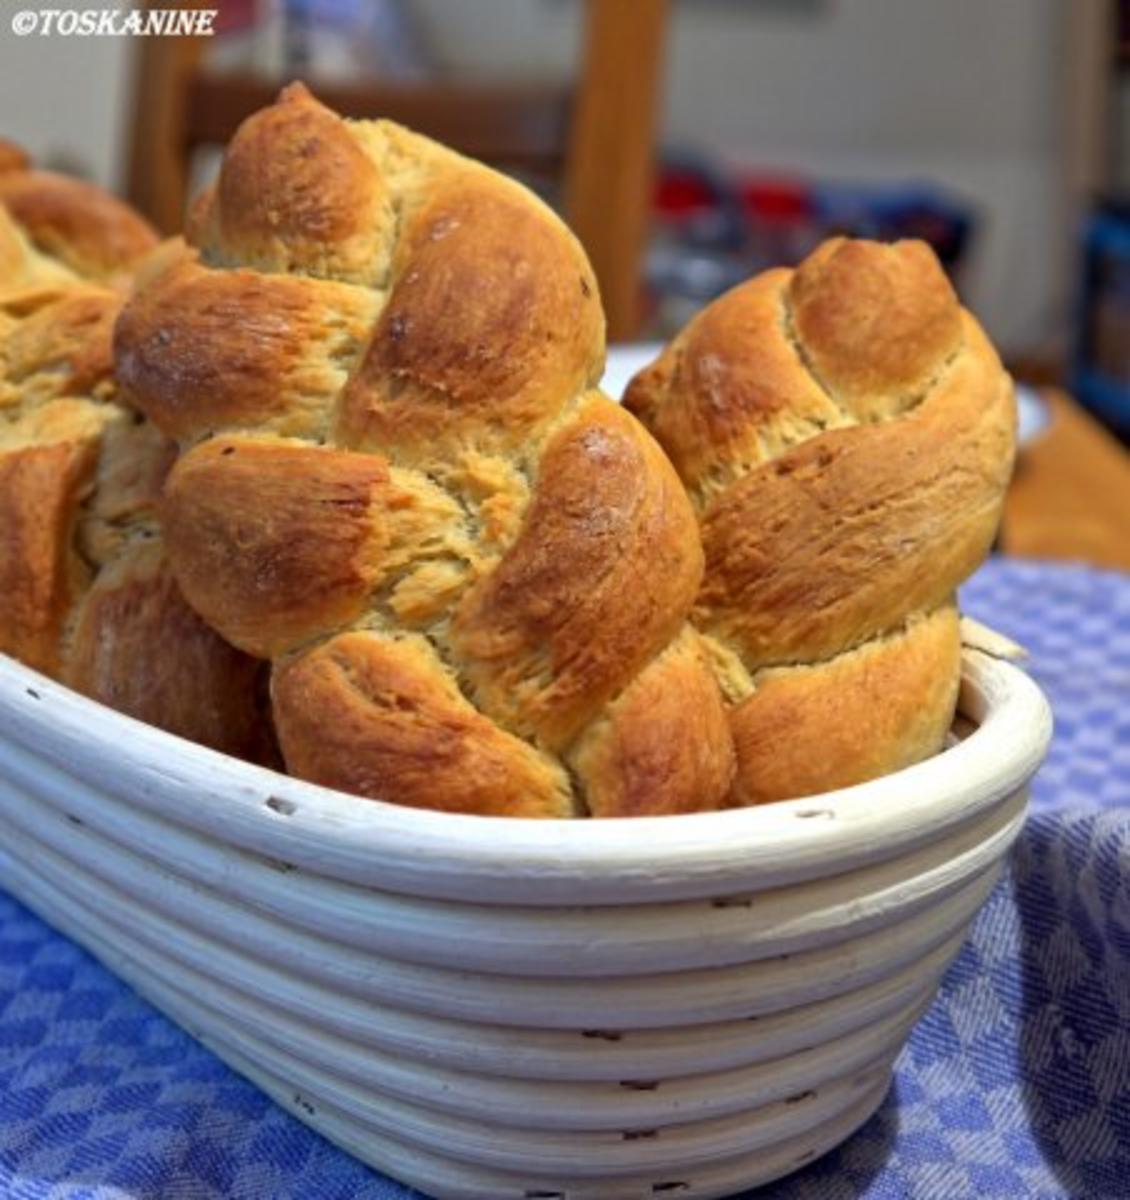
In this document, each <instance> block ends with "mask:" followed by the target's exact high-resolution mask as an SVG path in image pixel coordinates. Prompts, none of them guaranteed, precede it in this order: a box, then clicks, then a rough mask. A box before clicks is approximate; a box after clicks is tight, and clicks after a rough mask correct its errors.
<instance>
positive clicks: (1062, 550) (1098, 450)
mask: <svg viewBox="0 0 1130 1200" xmlns="http://www.w3.org/2000/svg"><path fill="white" fill-rule="evenodd" d="M1041 394H1042V395H1043V397H1044V399H1045V400H1047V402H1048V404H1049V406H1050V408H1051V415H1052V425H1051V428H1050V429H1048V430H1047V431H1046V432H1045V433H1044V434H1042V435H1041V436H1039V437H1038V438H1037V439H1036V440H1035V441H1033V442H1032V443H1031V444H1030V445H1028V446H1027V447H1025V448H1024V449H1023V450H1021V452H1020V455H1019V457H1018V459H1017V463H1016V472H1015V475H1014V477H1013V482H1012V486H1011V488H1010V489H1009V493H1008V497H1007V499H1006V500H1005V508H1004V522H1003V525H1002V528H1001V536H1000V546H1001V549H1002V550H1003V551H1004V552H1005V553H1006V554H1016V555H1022V556H1024V557H1027V558H1058V559H1071V560H1073V561H1076V562H1088V563H1091V564H1093V565H1095V566H1101V567H1118V568H1121V569H1122V570H1124V571H1130V454H1128V453H1127V451H1126V450H1125V449H1124V448H1123V446H1122V445H1121V443H1120V442H1118V441H1117V440H1116V439H1115V438H1114V437H1112V436H1111V435H1110V434H1109V433H1108V432H1107V431H1106V430H1105V429H1104V428H1103V427H1102V426H1101V425H1100V424H1099V423H1098V422H1097V421H1095V420H1094V418H1092V417H1091V416H1089V415H1088V414H1087V413H1086V412H1085V411H1084V410H1083V409H1082V408H1081V407H1080V406H1079V405H1078V404H1076V403H1075V401H1074V400H1072V399H1071V398H1070V397H1069V396H1068V395H1066V393H1064V392H1060V391H1057V390H1055V389H1044V390H1043V391H1042V392H1041Z"/></svg>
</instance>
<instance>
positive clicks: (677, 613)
mask: <svg viewBox="0 0 1130 1200" xmlns="http://www.w3.org/2000/svg"><path fill="white" fill-rule="evenodd" d="M191 226H192V228H191V230H190V235H189V240H190V241H191V242H192V243H193V244H194V246H195V248H196V250H197V252H198V253H196V254H193V255H189V256H186V257H184V258H183V259H182V260H180V261H179V262H177V263H175V264H173V265H172V266H170V267H169V269H168V270H166V271H165V272H164V273H163V274H161V275H160V276H159V277H158V278H156V279H154V280H152V281H150V282H149V283H148V284H147V285H146V286H144V287H142V288H140V289H139V291H138V292H137V294H136V295H135V296H134V298H133V299H132V300H131V302H130V303H129V304H128V306H127V307H126V309H125V310H124V312H123V314H122V316H121V319H120V320H119V322H118V326H117V331H116V337H115V352H116V357H117V363H118V372H119V376H120V378H121V380H122V383H123V386H124V387H125V389H126V391H127V393H128V396H129V398H130V400H131V402H132V403H134V404H136V405H137V407H138V408H139V409H141V410H142V411H143V412H145V413H146V414H147V415H148V416H149V417H150V419H151V420H152V421H153V422H154V424H155V425H157V427H158V428H160V429H161V430H162V431H163V432H165V433H167V434H168V435H169V436H170V437H173V438H175V439H177V441H178V442H179V443H180V444H181V446H182V447H183V451H184V452H183V456H182V458H181V459H180V461H179V462H178V464H177V465H176V467H175V468H174V469H173V471H172V473H171V475H170V477H169V480H168V483H167V485H166V492H165V501H164V507H163V522H164V527H165V536H166V541H167V545H168V551H169V556H170V561H171V563H172V566H173V570H174V572H175V574H176V577H177V580H178V581H179V583H180V585H181V588H182V589H183V591H184V594H185V596H186V597H187V599H188V601H189V603H190V604H191V605H192V606H193V607H194V608H195V609H196V611H197V612H198V613H199V614H200V615H201V616H202V617H203V618H204V619H205V620H206V621H207V622H208V623H209V624H210V625H211V626H212V627H213V628H214V629H216V630H218V631H219V632H220V633H221V634H222V635H223V636H224V637H225V638H226V639H227V640H229V641H230V642H232V643H233V644H234V645H236V646H239V647H240V648H241V649H243V650H245V651H247V652H248V653H249V654H254V655H258V656H261V657H263V658H269V659H271V660H272V662H273V664H274V667H273V675H272V684H271V691H272V698H273V712H274V718H275V722H276V726H277V729H278V735H279V740H280V744H281V747H282V751H283V754H284V757H285V760H286V764H287V767H288V769H289V770H290V771H291V772H292V773H294V774H296V775H299V776H302V777H304V778H307V779H310V780H314V781H315V782H318V783H322V784H327V785H329V786H332V787H335V788H340V789H343V790H345V791H350V792H354V793H357V794H359V795H362V796H369V797H377V798H381V799H384V800H387V801H391V802H394V803H400V804H407V805H416V806H423V807H434V808H441V809H445V810H449V811H457V812H466V813H483V814H508V815H515V816H537V817H550V816H571V815H581V814H592V815H597V816H608V815H629V814H635V813H644V812H647V813H668V812H684V811H688V810H691V809H709V808H713V807H716V806H717V805H719V804H720V803H721V802H722V800H723V799H724V797H725V796H726V794H727V793H728V791H729V787H730V782H731V776H732V771H733V755H732V746H731V740H730V734H729V730H728V728H727V725H726V720H725V714H724V711H723V707H722V701H721V696H720V694H719V691H718V688H717V685H716V683H715V680H714V679H713V677H712V674H711V672H710V670H709V667H708V665H707V663H706V661H705V660H704V657H703V654H702V650H701V646H700V644H699V639H698V637H697V635H696V634H695V633H694V631H693V630H692V629H691V628H690V626H689V625H688V624H687V620H686V617H687V613H688V612H689V610H690V606H691V603H692V601H693V600H694V597H695V595H696V593H697V591H698V587H699V583H700V577H701V570H702V557H701V548H700V545H699V540H698V534H697V529H696V526H695V520H694V514H693V512H692V511H691V508H690V505H689V504H688V502H687V499H686V496H685V494H684V492H683V489H682V486H681V485H680V483H679V480H678V477H677V476H676V475H675V472H674V471H673V469H672V468H671V465H670V463H669V462H668V461H667V459H666V458H665V457H664V456H663V454H662V453H661V451H660V450H659V448H658V447H657V446H656V445H655V443H654V441H653V440H652V439H651V437H650V436H648V435H647V433H646V432H645V431H644V430H643V428H642V427H641V426H640V425H639V424H638V422H636V421H635V420H634V419H633V418H632V417H630V416H629V415H628V414H627V413H626V412H625V411H624V410H623V409H622V408H620V407H619V406H617V405H615V404H613V403H611V402H610V401H609V400H607V399H606V398H605V397H604V396H602V395H601V394H600V393H599V392H597V391H595V390H594V387H595V384H596V381H597V380H598V379H599V378H600V375H601V372H602V368H603V360H604V321H603V316H602V312H601V309H600V302H599V299H598V296H597V288H596V282H595V280H594V278H593V274H592V271H591V268H590V266H589V264H588V262H587V260H586V259H585V256H584V253H583V251H582V250H581V248H580V246H579V245H578V243H577V242H576V240H575V239H574V238H573V237H572V235H571V234H570V233H569V232H568V231H567V230H566V228H565V227H564V226H563V225H562V224H561V222H560V221H559V220H558V219H557V218H556V217H555V216H554V215H553V214H552V212H551V211H550V210H549V209H548V208H546V207H545V206H544V205H542V204H541V203H540V202H539V201H538V200H537V199H535V198H534V197H533V196H532V195H531V194H530V193H529V192H527V191H526V190H525V189H523V188H522V187H520V186H519V185H517V184H516V183H514V182H512V181H510V180H508V179H506V178H504V177H502V176H500V175H498V174H496V173H494V172H492V171H490V170H488V169H486V168H485V167H482V166H480V165H478V164H476V163H473V162H470V161H468V160H466V159H464V158H461V157H460V156H458V155H456V154H454V153H452V152H450V151H448V150H446V149H444V148H442V147H440V146H438V145H435V144H434V143H432V142H430V141H428V140H427V139H425V138H422V137H419V136H417V135H415V134H412V133H410V132H409V131H407V130H405V129H402V128H399V127H398V126H396V125H392V124H390V123H388V122H380V121H378V122H347V121H343V120H341V119H339V118H338V117H337V116H336V115H334V114H333V113H332V112H330V111H329V110H328V109H326V108H324V107H323V106H322V105H320V104H318V103H317V102H316V101H315V100H314V99H313V98H312V97H311V96H310V95H309V93H308V92H307V91H306V90H305V89H304V88H302V87H301V86H293V87H290V88H288V89H287V90H286V91H285V92H284V93H283V94H282V96H281V97H280V99H279V101H278V103H277V104H275V105H274V106H272V107H271V108H269V109H266V110H264V111H263V112H261V113H259V114H257V115H255V116H253V117H251V118H250V119H249V120H248V121H246V122H245V123H244V124H243V125H242V126H241V128H240V129H239V131H238V132H237V133H236V135H235V137H234V139H233V140H232V142H231V144H230V146H229V147H228V149H227V151H226V154H225V156H224V160H223V165H222V168H221V172H220V177H219V181H218V184H217V186H216V188H215V190H214V192H212V193H211V194H209V195H208V196H206V197H205V198H204V200H203V201H202V202H201V203H200V204H198V205H197V206H196V207H195V209H194V217H193V220H192V222H191Z"/></svg>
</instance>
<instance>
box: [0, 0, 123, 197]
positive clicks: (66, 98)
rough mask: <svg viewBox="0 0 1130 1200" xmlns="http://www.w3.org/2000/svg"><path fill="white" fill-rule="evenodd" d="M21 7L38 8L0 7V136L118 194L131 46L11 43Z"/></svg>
mask: <svg viewBox="0 0 1130 1200" xmlns="http://www.w3.org/2000/svg"><path fill="white" fill-rule="evenodd" d="M99 3H105V4H107V5H108V4H109V3H110V0H99ZM92 6H93V7H97V5H94V4H93V0H92ZM23 7H29V8H32V7H37V5H36V4H34V3H29V4H28V5H26V6H25V5H22V4H19V5H17V4H3V5H0V136H2V137H7V138H10V139H12V140H13V141H17V142H19V143H20V144H21V145H23V146H24V147H25V148H26V149H28V150H29V151H31V153H32V154H33V155H34V156H35V158H36V159H37V160H38V161H39V162H41V163H44V164H56V165H62V166H66V167H67V168H68V169H71V170H74V171H76V172H77V173H81V174H84V175H86V176H88V177H89V178H91V179H95V180H97V181H98V182H99V183H101V184H103V185H105V186H110V187H117V186H118V185H119V184H120V181H121V179H122V177H123V173H124V169H125V161H124V158H125V154H126V145H125V129H126V123H125V121H124V119H123V118H124V114H125V111H126V107H127V105H128V101H129V90H130V86H131V72H132V59H131V51H132V43H131V41H130V39H127V38H111V37H98V38H95V37H89V38H83V37H37V36H32V37H16V36H15V35H14V34H13V33H12V31H11V28H10V25H9V22H10V20H11V14H12V13H13V12H16V11H18V10H19V9H20V8H23ZM45 7H47V6H46V5H45ZM62 7H65V6H62ZM76 7H80V8H81V7H84V5H77V6H76Z"/></svg>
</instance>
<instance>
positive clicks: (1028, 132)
mask: <svg viewBox="0 0 1130 1200" xmlns="http://www.w3.org/2000/svg"><path fill="white" fill-rule="evenodd" d="M620 2H621V3H631V2H632V0H620ZM1070 2H1071V0H681V2H678V3H676V4H675V13H676V16H675V20H674V29H673V37H672V40H671V51H670V61H669V64H668V70H667V77H666V96H665V118H664V130H665V136H666V137H667V138H668V140H670V141H681V142H688V143H689V142H698V143H701V144H704V145H706V146H708V147H712V148H714V149H716V150H720V151H723V150H724V151H725V152H726V153H727V154H729V155H730V156H731V157H734V158H736V159H738V160H741V161H743V162H745V163H747V164H750V165H753V166H759V167H764V168H769V169H772V168H785V169H789V168H793V169H797V170H801V171H805V172H810V173H812V174H814V175H819V176H821V177H823V178H840V179H857V180H866V179H874V178H882V179H900V180H905V179H927V180H932V181H935V182H937V183H941V184H944V185H945V186H947V187H949V188H951V189H952V190H953V191H954V192H955V193H956V194H958V195H959V196H962V197H965V198H967V199H969V200H971V201H972V202H973V203H974V204H975V205H976V206H977V207H978V210H979V211H980V213H981V215H982V240H981V243H980V245H979V247H978V251H979V252H978V254H977V257H976V258H975V260H974V261H973V263H972V264H971V266H972V268H973V270H972V272H971V274H970V275H969V276H968V277H967V280H966V283H967V293H968V297H969V300H970V302H971V303H972V304H973V305H974V306H975V307H976V308H977V310H978V311H979V312H980V313H981V314H982V315H983V317H984V318H985V320H986V322H987V323H988V325H989V327H990V329H991V332H992V333H993V334H994V336H995V337H996V338H997V339H998V340H999V341H1000V342H1001V343H1002V344H1004V345H1005V346H1006V347H1007V348H1024V347H1026V346H1029V345H1032V344H1035V343H1038V342H1040V341H1042V340H1043V338H1044V337H1045V336H1046V334H1047V333H1048V332H1049V331H1051V330H1052V329H1054V328H1055V325H1056V319H1057V317H1058V316H1059V315H1060V313H1059V308H1058V307H1057V305H1058V301H1057V298H1056V279H1055V274H1056V263H1057V259H1056V255H1055V253H1054V250H1049V247H1053V246H1054V244H1055V243H1056V240H1057V238H1058V237H1059V236H1060V229H1061V224H1060V223H1061V219H1062V213H1061V203H1062V201H1061V196H1060V192H1059V183H1058V172H1059V157H1058V155H1059V150H1058V137H1059V133H1058V112H1059V108H1060V96H1059V89H1060V87H1061V83H1060V78H1061V73H1062V72H1061V69H1060V66H1059V62H1058V57H1057V56H1058V44H1059V37H1060V33H1061V23H1062V22H1063V20H1064V17H1063V10H1064V6H1065V5H1067V4H1069V3H1070ZM414 4H415V7H416V8H417V9H418V11H419V13H420V16H421V19H422V20H423V22H424V25H425V27H426V30H427V32H428V34H429V35H430V37H431V40H432V42H433V44H434V46H435V48H436V50H437V52H438V54H439V56H440V58H441V60H442V61H444V62H445V63H447V64H449V65H451V66H457V67H460V68H462V69H464V70H471V71H478V72H482V73H496V72H498V71H500V70H507V71H515V72H519V73H522V74H525V75H538V74H561V73H564V72H566V71H568V70H569V69H570V67H571V64H572V63H573V61H574V57H575V54H576V50H577V34H578V30H579V15H580V4H579V2H578V0H414ZM131 50H132V46H131V44H130V42H129V41H127V40H117V39H110V38H97V39H87V38H82V39H80V38H59V37H53V38H50V39H45V38H38V37H31V38H16V37H14V36H13V35H12V34H11V33H10V31H9V29H8V28H7V22H6V20H4V19H3V14H0V133H3V134H5V135H7V136H11V137H15V138H16V139H18V140H20V141H22V142H24V143H25V144H26V145H27V146H28V147H29V148H30V149H31V150H32V151H33V152H34V153H35V154H36V155H37V156H40V157H62V158H65V159H66V160H68V161H70V162H72V163H74V164H76V165H78V166H80V167H83V168H85V169H86V170H88V171H89V173H90V174H91V175H92V176H93V177H94V178H96V179H98V180H100V181H102V182H105V183H110V184H117V183H119V182H120V180H121V178H122V170H123V167H124V151H125V146H124V140H123V129H124V124H123V122H122V121H120V120H119V119H118V118H119V114H120V113H123V112H124V111H125V107H126V105H127V102H128V92H129V72H128V64H129V56H130V52H131Z"/></svg>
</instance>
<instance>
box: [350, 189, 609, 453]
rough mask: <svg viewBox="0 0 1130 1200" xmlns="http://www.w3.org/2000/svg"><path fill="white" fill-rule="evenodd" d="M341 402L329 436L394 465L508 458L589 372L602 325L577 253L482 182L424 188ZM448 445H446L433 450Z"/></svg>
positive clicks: (551, 227)
mask: <svg viewBox="0 0 1130 1200" xmlns="http://www.w3.org/2000/svg"><path fill="white" fill-rule="evenodd" d="M398 261H399V263H400V264H402V265H401V270H400V273H399V277H398V280H397V283H396V286H395V288H394V289H393V291H392V295H391V296H390V298H389V301H388V304H387V305H386V307H385V309H384V312H383V313H382V314H381V319H380V321H379V322H378V324H377V327H376V330H375V331H374V334H373V339H372V342H371V343H370V345H369V349H368V352H367V354H366V356H365V362H364V365H363V366H362V369H361V371H360V372H359V374H358V376H357V378H356V379H355V380H354V382H353V383H352V384H351V385H350V388H349V390H348V391H347V392H346V395H345V397H344V402H343V407H342V414H341V424H340V427H339V429H338V437H339V438H340V440H341V441H342V442H343V443H344V444H346V445H351V446H363V447H380V446H389V445H391V446H395V447H396V448H397V453H398V456H399V461H413V462H415V461H420V460H422V459H423V460H427V459H429V458H432V457H435V456H437V447H438V449H439V454H445V453H446V454H447V455H448V456H450V454H451V448H450V447H451V445H452V443H454V444H456V445H466V443H467V442H468V441H470V442H472V443H473V444H475V445H477V446H480V447H484V446H490V447H499V446H501V447H505V448H507V449H509V450H510V451H511V452H513V451H514V450H516V449H518V448H520V447H521V446H522V445H523V444H525V443H528V441H529V439H530V438H531V437H532V436H533V435H534V434H535V433H536V432H537V431H538V429H539V428H541V427H543V426H544V425H546V424H547V423H548V422H549V421H550V420H551V419H552V418H553V417H554V416H556V414H557V413H558V411H559V410H560V408H561V401H562V397H567V396H574V395H576V394H577V393H578V392H579V391H581V390H582V389H583V388H584V387H585V386H587V385H591V384H592V383H595V381H596V378H597V377H598V376H599V364H600V361H601V355H600V351H599V349H598V348H599V346H600V343H601V338H602V331H603V317H602V315H601V312H600V304H599V301H598V300H597V293H596V284H595V281H594V280H593V277H592V271H591V268H590V267H589V265H588V263H587V262H586V260H585V258H584V255H583V253H582V252H581V251H580V248H579V247H578V246H577V245H576V244H575V242H573V241H572V239H567V238H563V237H562V236H561V231H560V229H558V228H557V227H556V226H555V224H554V223H553V221H552V220H551V219H550V218H549V217H548V216H547V214H545V213H543V212H542V211H541V210H540V209H538V208H535V207H534V206H532V205H531V204H530V203H529V200H528V199H527V198H526V197H525V196H523V195H522V194H521V193H518V192H511V191H510V190H509V189H507V188H500V187H499V186H498V183H497V181H496V180H494V179H492V178H491V177H490V176H489V175H487V174H486V173H485V172H483V173H482V175H481V176H480V175H477V174H474V173H471V174H469V175H466V174H465V175H462V176H460V175H456V176H455V177H454V178H453V179H452V180H451V181H450V182H448V183H447V185H446V186H444V187H442V188H439V189H435V190H433V191H432V193H431V194H430V196H429V201H428V204H427V205H426V206H425V207H424V208H423V210H422V211H421V212H420V213H418V214H417V215H416V217H415V219H414V220H413V222H412V225H411V228H410V230H409V232H408V233H407V234H406V235H405V237H404V238H403V239H402V241H401V245H400V248H399V250H398ZM445 442H446V443H448V446H447V447H445V446H444V443H445Z"/></svg>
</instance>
